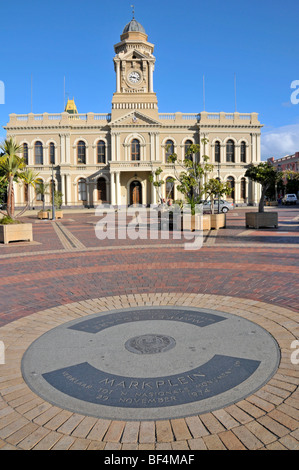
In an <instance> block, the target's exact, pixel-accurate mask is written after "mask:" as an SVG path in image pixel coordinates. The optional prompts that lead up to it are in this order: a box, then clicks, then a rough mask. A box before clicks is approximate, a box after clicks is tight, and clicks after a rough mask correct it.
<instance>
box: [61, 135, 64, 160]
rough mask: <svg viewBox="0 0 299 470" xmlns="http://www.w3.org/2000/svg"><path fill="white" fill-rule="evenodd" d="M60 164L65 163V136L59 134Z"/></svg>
mask: <svg viewBox="0 0 299 470" xmlns="http://www.w3.org/2000/svg"><path fill="white" fill-rule="evenodd" d="M60 163H65V135H64V134H60Z"/></svg>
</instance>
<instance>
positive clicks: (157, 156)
mask: <svg viewBox="0 0 299 470" xmlns="http://www.w3.org/2000/svg"><path fill="white" fill-rule="evenodd" d="M155 139H156V160H160V147H159V132H155Z"/></svg>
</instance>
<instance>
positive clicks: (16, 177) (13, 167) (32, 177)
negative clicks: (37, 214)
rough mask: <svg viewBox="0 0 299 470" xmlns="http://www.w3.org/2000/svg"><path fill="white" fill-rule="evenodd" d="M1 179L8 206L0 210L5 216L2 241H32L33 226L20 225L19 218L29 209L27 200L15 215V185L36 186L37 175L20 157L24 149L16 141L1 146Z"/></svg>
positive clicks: (1, 229)
mask: <svg viewBox="0 0 299 470" xmlns="http://www.w3.org/2000/svg"><path fill="white" fill-rule="evenodd" d="M0 152H1V154H2V155H1V157H0V179H1V181H2V182H4V183H6V184H7V204H6V209H5V210H3V209H1V210H0V213H1V214H2V215H3V216H4V217H3V218H2V220H1V221H0V222H1V223H0V241H2V242H3V241H4V243H8V242H9V241H17V240H30V241H31V240H32V224H21V223H18V222H19V221H18V218H19V217H21V215H22V214H24V212H25V211H26V210H27V209H28V207H29V199H28V198H27V201H26V204H25V207H24V208H23V209H22V210H21V211H20V212H18V214H15V198H14V183H18V182H20V181H23V182H24V183H25V184H28V186H31V185H32V186H34V185H35V183H36V179H37V176H38V175H37V174H35V173H33V172H32V171H28V170H27V168H26V164H25V162H24V160H23V158H22V157H21V156H20V154H21V153H22V147H21V146H19V145H18V144H17V143H16V142H15V141H14V139H12V138H10V139H6V140H5V141H4V143H3V144H1V146H0Z"/></svg>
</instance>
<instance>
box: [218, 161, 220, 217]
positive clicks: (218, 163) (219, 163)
mask: <svg viewBox="0 0 299 470" xmlns="http://www.w3.org/2000/svg"><path fill="white" fill-rule="evenodd" d="M218 180H219V181H220V162H218ZM218 214H220V194H219V193H218Z"/></svg>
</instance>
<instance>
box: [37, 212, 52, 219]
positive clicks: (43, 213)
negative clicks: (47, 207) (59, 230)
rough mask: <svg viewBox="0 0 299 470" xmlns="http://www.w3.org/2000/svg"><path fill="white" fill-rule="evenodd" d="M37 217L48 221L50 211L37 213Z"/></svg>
mask: <svg viewBox="0 0 299 470" xmlns="http://www.w3.org/2000/svg"><path fill="white" fill-rule="evenodd" d="M37 217H38V218H39V219H48V218H49V211H39V212H38V213H37Z"/></svg>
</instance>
